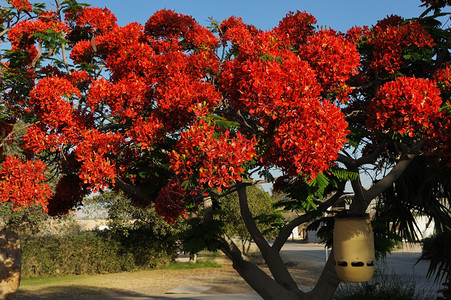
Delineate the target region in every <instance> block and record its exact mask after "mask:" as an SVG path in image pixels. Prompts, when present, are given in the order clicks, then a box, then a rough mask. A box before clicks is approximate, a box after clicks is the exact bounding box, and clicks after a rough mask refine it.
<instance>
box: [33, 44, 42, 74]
mask: <svg viewBox="0 0 451 300" xmlns="http://www.w3.org/2000/svg"><path fill="white" fill-rule="evenodd" d="M38 48H39V51H38V54H36V56H35V57H34V58H33V61H32V62H31V66H32V67H33V68H34V67H35V66H36V63H37V62H38V60H39V59H40V58H41V56H42V44H41V42H39V43H38Z"/></svg>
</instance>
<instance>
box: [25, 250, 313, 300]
mask: <svg viewBox="0 0 451 300" xmlns="http://www.w3.org/2000/svg"><path fill="white" fill-rule="evenodd" d="M216 261H217V262H219V263H220V264H221V265H222V268H208V269H194V270H149V271H139V272H126V273H117V274H106V275H97V276H89V277H80V278H76V279H73V278H71V279H70V280H64V281H59V282H57V283H53V284H49V285H31V284H27V285H25V286H21V287H20V288H19V291H18V294H17V299H18V300H21V299H26V300H28V299H55V300H56V299H101V298H108V297H143V296H146V297H158V296H164V297H168V298H170V297H171V295H169V294H165V293H166V292H167V291H169V290H171V289H174V288H176V287H178V286H208V287H211V288H210V289H208V290H207V291H205V292H204V293H203V294H228V293H247V292H252V289H251V288H250V287H249V286H248V285H247V284H246V282H245V281H244V280H243V279H242V278H241V277H240V276H239V275H238V274H237V273H236V271H235V270H234V269H233V268H232V265H231V262H230V261H229V260H227V259H225V258H223V257H220V258H216ZM287 265H288V266H289V269H290V271H291V272H292V274H293V277H294V278H295V280H296V282H297V283H298V284H299V286H310V285H313V284H314V283H315V282H316V280H317V278H318V276H319V271H320V269H319V268H318V267H317V266H315V265H311V264H309V263H308V262H304V263H301V262H294V261H288V262H287ZM261 267H262V268H263V269H265V268H264V266H263V265H262V266H261ZM172 296H173V297H180V295H172Z"/></svg>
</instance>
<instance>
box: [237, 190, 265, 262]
mask: <svg viewBox="0 0 451 300" xmlns="http://www.w3.org/2000/svg"><path fill="white" fill-rule="evenodd" d="M237 192H238V199H239V202H240V211H241V216H242V217H243V221H244V224H245V225H246V228H247V230H248V231H249V234H250V235H251V237H252V239H253V240H254V242H255V243H256V244H257V247H258V248H259V249H260V251H262V254H263V255H264V253H263V252H265V251H267V250H268V249H269V244H268V242H267V241H266V239H265V237H264V236H263V234H262V233H261V232H260V230H259V229H258V227H257V224H255V221H254V218H253V216H252V213H251V211H250V210H249V206H248V202H247V194H246V187H245V185H244V184H239V185H237Z"/></svg>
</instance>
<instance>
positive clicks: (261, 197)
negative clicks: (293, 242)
mask: <svg viewBox="0 0 451 300" xmlns="http://www.w3.org/2000/svg"><path fill="white" fill-rule="evenodd" d="M247 193H248V201H249V209H250V211H251V213H252V215H253V216H255V218H256V219H257V220H261V222H257V224H258V227H259V230H260V231H261V232H263V233H264V235H265V237H266V238H268V239H271V238H273V237H274V232H272V231H274V230H275V228H274V227H275V226H274V224H270V223H269V222H264V220H269V218H270V217H271V216H275V215H276V211H275V209H274V207H273V206H274V201H273V199H272V198H271V196H270V195H269V193H268V192H266V191H264V190H262V189H261V188H260V187H258V186H250V187H249V188H248V190H247ZM220 205H221V209H220V212H219V216H220V217H219V218H220V220H221V221H222V222H223V223H224V231H225V234H227V235H228V236H230V237H237V238H239V240H240V242H241V246H242V251H243V254H247V253H248V252H249V249H250V246H251V243H252V237H251V236H250V234H249V231H248V230H247V227H246V224H244V221H243V219H242V217H241V212H240V204H239V198H238V194H237V193H236V192H235V193H231V194H229V195H227V196H225V197H224V198H223V199H222V200H221V203H220ZM278 215H279V217H280V218H282V216H281V214H278Z"/></svg>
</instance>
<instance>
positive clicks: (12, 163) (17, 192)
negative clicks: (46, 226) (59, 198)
mask: <svg viewBox="0 0 451 300" xmlns="http://www.w3.org/2000/svg"><path fill="white" fill-rule="evenodd" d="M46 172H47V168H46V165H45V164H44V163H43V162H42V161H40V160H37V161H22V160H21V159H19V158H17V157H15V156H11V155H10V156H7V157H6V158H5V160H4V161H3V163H2V164H1V169H0V199H1V201H2V202H11V203H13V204H14V207H15V208H22V207H28V206H30V205H32V204H41V205H42V206H43V207H44V209H46V206H47V200H48V198H49V197H50V196H51V194H52V192H51V190H50V186H49V185H48V184H46V180H47V178H46V176H45V173H46Z"/></svg>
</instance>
